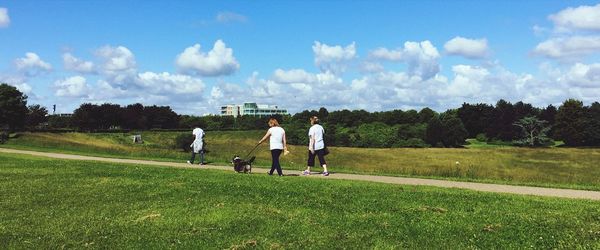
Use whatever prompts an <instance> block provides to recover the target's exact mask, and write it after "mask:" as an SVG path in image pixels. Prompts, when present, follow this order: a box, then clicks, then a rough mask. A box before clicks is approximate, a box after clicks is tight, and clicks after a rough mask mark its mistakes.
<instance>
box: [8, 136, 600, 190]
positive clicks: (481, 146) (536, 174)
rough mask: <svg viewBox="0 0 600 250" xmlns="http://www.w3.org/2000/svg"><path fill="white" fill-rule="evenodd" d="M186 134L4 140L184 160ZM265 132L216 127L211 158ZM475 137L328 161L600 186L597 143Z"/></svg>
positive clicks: (294, 168)
mask: <svg viewBox="0 0 600 250" xmlns="http://www.w3.org/2000/svg"><path fill="white" fill-rule="evenodd" d="M182 133H184V132H151V131H147V132H142V133H141V134H142V138H143V140H144V143H143V144H133V143H132V140H131V135H133V134H132V133H22V134H18V135H17V136H16V138H11V140H9V142H8V144H5V145H1V146H2V147H8V148H16V149H29V150H39V151H48V152H65V153H75V154H84V155H93V156H104V157H121V158H136V159H150V160H158V161H176V162H185V161H186V160H187V159H188V158H189V154H188V153H185V152H183V151H182V150H181V149H177V148H173V146H172V145H174V143H175V137H176V136H177V135H179V134H182ZM185 133H189V132H185ZM263 134H264V131H209V132H207V136H206V144H207V148H208V149H209V150H210V152H209V153H208V154H207V156H206V157H207V159H208V161H210V163H211V164H215V165H228V164H229V162H230V160H231V158H232V157H233V156H234V155H240V156H242V157H243V156H245V155H246V153H247V152H248V151H249V150H250V149H252V147H253V146H254V145H255V144H256V143H257V142H258V140H259V139H260V138H261V137H262V136H263ZM470 141H471V142H472V144H471V145H467V147H466V148H416V149H415V148H391V149H390V148H388V149H386V148H383V149H381V148H380V149H373V148H348V147H330V151H331V154H330V155H329V156H328V157H327V161H328V166H329V168H330V170H331V172H343V173H361V174H373V175H391V176H413V177H425V178H437V179H452V180H462V181H474V182H491V183H504V184H515V185H531V186H545V187H561V188H575V189H587V190H600V167H599V166H600V164H599V163H600V149H598V148H564V147H552V148H535V149H533V148H518V147H511V146H502V145H487V144H485V143H476V142H475V141H473V140H470ZM289 150H290V151H291V154H290V155H287V156H284V157H282V159H281V161H282V166H283V169H284V172H285V171H288V173H290V172H292V173H299V171H300V170H302V169H304V168H305V162H306V157H307V156H306V146H304V145H290V146H289ZM252 155H256V156H257V161H256V165H257V166H263V167H267V166H269V165H270V154H269V151H268V145H267V144H266V143H265V144H263V145H261V146H259V148H258V149H257V150H256V151H255V152H254V153H253V154H252ZM457 162H458V164H457ZM316 170H319V168H316Z"/></svg>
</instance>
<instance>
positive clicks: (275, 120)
mask: <svg viewBox="0 0 600 250" xmlns="http://www.w3.org/2000/svg"><path fill="white" fill-rule="evenodd" d="M269 126H279V122H278V121H277V119H275V118H269Z"/></svg>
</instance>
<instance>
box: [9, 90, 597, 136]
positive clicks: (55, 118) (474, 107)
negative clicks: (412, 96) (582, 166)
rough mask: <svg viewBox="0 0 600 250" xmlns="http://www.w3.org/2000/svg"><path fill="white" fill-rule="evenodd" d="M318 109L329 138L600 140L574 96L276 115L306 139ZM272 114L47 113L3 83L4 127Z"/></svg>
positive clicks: (164, 123)
mask: <svg viewBox="0 0 600 250" xmlns="http://www.w3.org/2000/svg"><path fill="white" fill-rule="evenodd" d="M311 116H318V117H319V119H320V120H321V124H322V125H323V126H324V127H325V130H326V133H325V140H326V142H327V144H328V145H331V146H351V147H460V146H462V145H464V144H465V143H466V141H465V140H466V139H467V138H477V140H479V141H486V142H492V143H510V144H515V145H522V146H548V145H552V144H553V141H554V140H561V141H564V143H565V144H566V145H567V146H600V103H598V102H594V103H592V104H591V105H590V106H585V105H583V103H582V102H581V101H578V100H574V99H569V100H566V101H565V102H563V103H562V105H560V106H559V107H558V108H557V107H554V106H552V105H549V106H547V107H544V108H537V107H533V106H532V105H531V104H527V103H523V102H516V103H514V104H512V103H510V102H507V101H505V100H500V101H498V102H497V103H496V104H495V105H490V104H483V103H478V104H469V103H464V104H463V105H462V106H461V107H460V108H457V109H449V110H447V111H445V112H442V113H438V112H435V111H434V110H432V109H430V108H423V109H421V110H419V111H416V110H406V111H403V110H391V111H381V112H368V111H365V110H352V111H351V110H336V111H332V112H329V111H328V110H327V109H326V108H324V107H322V108H320V109H319V110H304V111H302V112H299V113H296V114H294V115H284V116H282V115H276V118H277V119H278V120H279V121H280V123H281V124H282V126H283V127H284V128H285V129H286V134H287V138H288V142H289V143H291V144H305V143H306V142H307V141H308V138H307V137H308V135H307V131H308V128H309V127H310V124H309V123H308V119H309V117H311ZM268 118H269V117H253V116H240V117H236V118H234V117H232V116H218V115H208V116H191V115H178V114H177V113H175V112H174V111H173V110H172V109H171V108H170V107H169V106H155V105H153V106H144V105H142V104H139V103H136V104H130V105H126V106H121V105H118V104H110V103H105V104H99V105H98V104H91V103H84V104H81V105H80V106H79V108H77V109H76V110H75V111H74V112H73V114H72V116H59V115H48V111H47V110H46V108H44V107H41V106H40V105H30V106H27V96H26V95H24V94H23V93H21V92H19V91H18V90H17V89H16V88H15V87H12V86H10V85H7V84H2V85H0V128H4V129H5V130H24V129H30V130H31V129H74V130H79V131H89V132H93V131H106V130H114V131H118V130H148V129H189V128H193V127H202V128H204V129H206V130H209V131H210V130H257V129H259V130H263V129H267V120H268Z"/></svg>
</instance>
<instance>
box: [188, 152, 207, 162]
mask: <svg viewBox="0 0 600 250" xmlns="http://www.w3.org/2000/svg"><path fill="white" fill-rule="evenodd" d="M196 154H200V164H204V150H200V152H199V153H196V152H194V150H192V158H190V162H191V163H194V159H195V158H196Z"/></svg>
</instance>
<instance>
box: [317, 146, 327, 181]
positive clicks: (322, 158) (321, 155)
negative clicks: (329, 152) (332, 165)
mask: <svg viewBox="0 0 600 250" xmlns="http://www.w3.org/2000/svg"><path fill="white" fill-rule="evenodd" d="M315 153H316V154H317V156H319V163H321V167H323V174H324V175H329V172H328V171H327V162H325V150H323V149H320V150H317V152H315Z"/></svg>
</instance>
